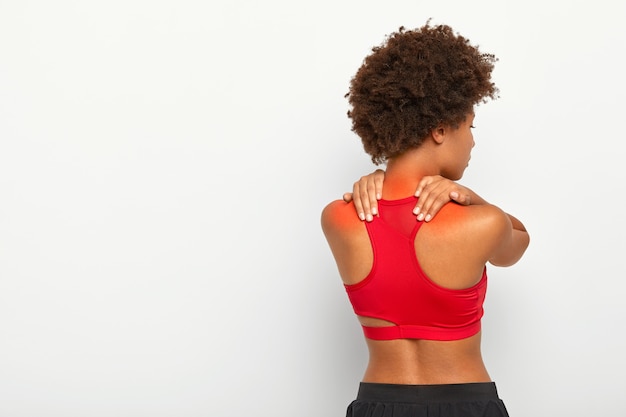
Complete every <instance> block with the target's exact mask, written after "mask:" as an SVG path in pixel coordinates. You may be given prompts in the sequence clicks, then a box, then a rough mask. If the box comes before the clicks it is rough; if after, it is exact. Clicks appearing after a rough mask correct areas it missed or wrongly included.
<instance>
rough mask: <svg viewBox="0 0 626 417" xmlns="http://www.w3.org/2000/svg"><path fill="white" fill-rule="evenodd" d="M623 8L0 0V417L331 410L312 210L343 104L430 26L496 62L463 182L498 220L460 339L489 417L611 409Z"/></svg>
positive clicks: (331, 282)
mask: <svg viewBox="0 0 626 417" xmlns="http://www.w3.org/2000/svg"><path fill="white" fill-rule="evenodd" d="M625 8H626V7H625V6H623V5H620V3H618V2H612V1H609V0H600V1H595V2H582V1H553V2H547V1H537V0H532V1H526V2H515V3H514V4H513V3H510V4H509V5H506V4H505V3H504V2H500V1H473V2H467V1H458V2H449V1H439V2H433V1H416V0H413V1H394V2H386V3H384V2H380V1H363V0H359V1H342V2H340V1H332V2H331V1H315V2H306V3H305V2H294V1H286V0H285V1H281V0H268V1H264V2H255V1H242V0H238V1H229V2H226V1H224V2H223V4H211V3H209V2H205V1H185V0H182V1H180V0H178V1H165V0H162V1H147V0H131V1H128V0H125V1H106V2H105V1H102V2H96V1H84V2H72V1H56V2H47V1H36V0H33V1H19V2H17V1H13V2H9V1H1V2H0V417H25V416H29V417H30V416H33V417H35V416H36V417H48V416H62V417H73V416H77V417H78V416H80V417H84V416H90V417H91V416H94V417H96V416H98V417H99V416H107V417H108V416H112V415H115V416H120V417H121V416H132V417H135V416H150V417H157V416H176V417H195V416H207V415H211V416H224V417H229V416H234V417H239V416H246V415H263V416H291V415H298V416H311V417H313V416H331V415H344V413H345V407H346V405H347V404H348V402H350V401H351V400H352V398H353V396H354V395H355V393H356V389H357V384H358V381H359V379H360V377H361V374H362V371H363V367H364V364H365V361H366V352H365V347H364V344H363V341H362V336H361V330H360V328H359V327H358V325H357V323H356V321H355V319H354V318H353V316H352V312H351V309H350V306H349V304H348V301H347V298H346V296H345V294H344V292H343V289H342V287H341V285H340V281H339V278H338V275H337V272H336V269H335V265H334V263H333V260H332V257H331V254H330V251H329V250H328V248H327V246H326V242H325V240H324V238H323V236H322V233H321V230H320V227H319V214H320V211H321V209H322V207H323V206H324V205H325V204H326V203H327V202H329V201H331V200H333V199H336V198H339V197H340V196H341V194H342V193H343V192H344V191H347V190H349V189H350V188H351V184H352V182H353V181H354V180H356V179H357V178H358V177H359V176H360V175H361V174H363V173H365V172H368V171H370V170H372V169H373V166H372V165H371V163H370V161H369V158H368V157H367V156H366V155H365V154H364V153H363V151H362V149H361V146H360V143H359V141H358V139H357V138H356V137H355V136H354V135H353V134H352V133H351V132H350V126H349V121H348V119H347V117H346V115H345V112H346V110H347V103H346V100H345V99H344V97H343V95H344V93H345V92H346V91H347V87H348V82H349V79H350V77H351V76H352V74H353V73H354V72H355V71H356V69H357V68H358V66H359V65H360V63H361V60H362V59H363V57H364V56H365V55H366V54H367V53H368V52H369V50H370V48H371V47H372V46H374V45H377V44H379V43H380V42H381V41H382V40H383V38H384V35H386V34H387V33H389V32H392V31H394V30H396V29H397V28H398V27H399V26H400V25H404V26H406V27H409V28H413V27H417V26H421V25H422V24H423V23H424V22H425V21H426V20H427V19H428V18H429V17H432V18H433V22H434V23H447V24H450V25H451V26H452V27H453V28H454V29H455V30H457V31H459V32H461V33H462V34H463V35H465V36H467V37H468V38H470V40H471V41H472V42H473V43H477V44H479V45H480V46H481V47H482V48H483V49H484V50H485V51H488V52H493V53H495V54H496V55H497V56H498V57H499V58H500V61H499V62H498V63H497V66H496V71H495V73H494V77H495V81H496V83H497V84H498V86H499V87H500V89H501V98H500V99H499V100H497V101H495V102H491V103H489V104H486V105H484V106H480V107H479V108H478V109H477V119H476V123H475V124H476V126H477V129H476V130H475V137H476V141H477V145H476V147H475V148H474V152H473V157H472V164H471V166H470V168H469V169H468V171H467V173H466V177H465V178H464V179H463V181H462V183H464V184H466V185H468V186H470V187H471V188H473V189H475V190H476V191H477V192H478V193H479V194H482V195H483V196H484V197H485V198H487V199H488V200H490V201H492V202H494V203H496V204H498V205H500V206H501V207H502V208H504V209H505V210H507V211H510V212H511V213H513V214H515V215H517V216H518V217H520V218H521V219H522V220H523V221H524V222H525V224H526V225H527V227H528V229H529V230H530V232H531V237H532V243H531V246H530V248H529V250H528V252H527V254H526V256H525V258H524V259H523V260H522V261H521V262H520V263H519V264H518V265H516V266H514V267H512V268H508V269H497V268H491V269H490V289H489V295H488V301H487V304H486V317H485V319H484V354H485V359H486V362H487V364H488V367H489V369H490V372H491V374H492V377H493V378H494V379H495V380H496V381H497V384H498V387H499V391H500V394H501V396H502V397H503V399H504V400H505V402H506V404H507V406H508V408H509V411H510V413H511V415H512V416H530V415H532V416H535V417H541V416H549V417H552V416H587V415H598V414H611V413H612V412H613V413H615V412H617V411H621V410H622V408H623V407H622V398H621V396H622V392H623V390H624V388H625V384H624V380H623V374H624V371H626V366H625V365H626V364H625V362H626V361H625V359H624V354H623V352H624V351H625V350H626V346H625V337H624V334H623V329H624V325H623V323H624V319H625V318H626V317H625V307H624V304H623V302H622V299H623V296H622V294H623V293H624V290H625V286H624V272H623V257H624V249H626V244H625V241H624V239H625V237H624V236H625V235H626V220H625V216H623V215H622V213H623V201H624V197H623V193H624V191H623V190H624V189H623V187H624V182H625V181H624V180H625V179H626V178H625V175H624V172H623V167H622V166H623V161H624V158H625V157H626V155H625V152H624V150H623V149H624V146H623V141H624V138H625V137H624V136H625V135H624V129H623V126H622V125H623V119H624V117H623V114H624V97H625V96H626V83H625V81H624V76H623V74H624V73H626V68H625V65H624V63H623V61H622V59H621V57H622V56H623V52H624V44H625V43H626V29H625V28H624V25H623V16H624V15H625V11H626V10H625Z"/></svg>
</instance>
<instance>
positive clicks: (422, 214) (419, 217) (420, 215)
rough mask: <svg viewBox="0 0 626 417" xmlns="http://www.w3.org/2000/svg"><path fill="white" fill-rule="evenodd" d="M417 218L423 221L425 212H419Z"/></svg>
mask: <svg viewBox="0 0 626 417" xmlns="http://www.w3.org/2000/svg"><path fill="white" fill-rule="evenodd" d="M417 220H418V221H420V222H421V221H422V220H424V213H420V214H418V215H417Z"/></svg>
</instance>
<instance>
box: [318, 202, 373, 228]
mask: <svg viewBox="0 0 626 417" xmlns="http://www.w3.org/2000/svg"><path fill="white" fill-rule="evenodd" d="M321 221H322V228H323V229H324V231H325V232H326V231H331V230H334V231H346V232H347V231H351V230H355V229H357V228H363V222H362V221H361V219H359V217H358V215H357V213H356V209H355V208H354V204H353V203H352V202H350V203H346V202H345V201H343V200H334V201H331V202H330V203H328V204H327V205H326V206H325V207H324V209H323V210H322V217H321Z"/></svg>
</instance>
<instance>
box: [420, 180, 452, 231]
mask: <svg viewBox="0 0 626 417" xmlns="http://www.w3.org/2000/svg"><path fill="white" fill-rule="evenodd" d="M448 187H449V183H448V182H446V181H439V180H435V181H433V182H430V183H429V184H427V185H426V186H425V187H424V189H423V191H422V192H421V195H420V198H419V201H418V205H419V212H418V214H417V220H418V221H422V220H423V221H427V222H428V221H430V220H432V218H433V217H434V216H435V215H436V214H437V213H438V212H439V210H440V209H441V207H443V205H444V204H446V203H447V202H449V201H450V196H449V192H448Z"/></svg>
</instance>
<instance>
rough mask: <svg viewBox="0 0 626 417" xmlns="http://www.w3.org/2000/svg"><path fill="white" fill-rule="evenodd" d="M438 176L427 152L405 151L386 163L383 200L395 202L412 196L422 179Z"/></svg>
mask: <svg viewBox="0 0 626 417" xmlns="http://www.w3.org/2000/svg"><path fill="white" fill-rule="evenodd" d="M439 174H440V172H439V169H438V167H437V165H436V164H435V163H434V161H433V159H432V157H430V156H429V155H428V154H427V152H423V150H420V149H415V150H410V151H407V152H405V153H403V154H402V155H400V156H397V157H395V158H391V159H389V161H388V162H387V169H386V170H385V185H384V187H383V198H384V199H386V200H397V199H400V198H404V197H409V196H412V195H414V194H415V189H416V188H417V185H418V184H419V182H420V180H421V179H422V178H423V177H425V176H428V175H439Z"/></svg>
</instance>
